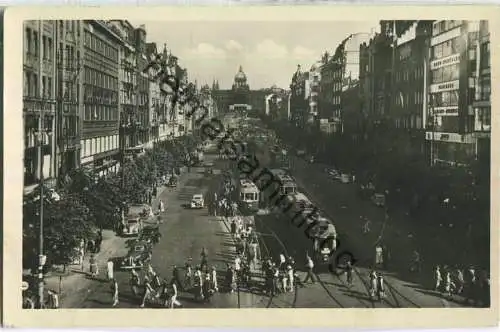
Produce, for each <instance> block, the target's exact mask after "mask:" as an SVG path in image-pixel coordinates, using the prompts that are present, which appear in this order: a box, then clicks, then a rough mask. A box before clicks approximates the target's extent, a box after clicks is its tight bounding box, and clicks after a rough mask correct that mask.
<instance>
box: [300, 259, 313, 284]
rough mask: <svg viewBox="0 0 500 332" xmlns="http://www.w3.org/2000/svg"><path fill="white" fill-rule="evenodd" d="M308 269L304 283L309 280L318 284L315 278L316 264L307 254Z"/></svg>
mask: <svg viewBox="0 0 500 332" xmlns="http://www.w3.org/2000/svg"><path fill="white" fill-rule="evenodd" d="M306 269H307V275H306V278H305V279H304V281H303V283H304V284H305V283H307V282H308V281H309V280H311V282H312V283H313V284H314V283H316V280H315V278H314V272H313V269H314V262H313V260H312V258H311V257H310V256H309V254H307V253H306Z"/></svg>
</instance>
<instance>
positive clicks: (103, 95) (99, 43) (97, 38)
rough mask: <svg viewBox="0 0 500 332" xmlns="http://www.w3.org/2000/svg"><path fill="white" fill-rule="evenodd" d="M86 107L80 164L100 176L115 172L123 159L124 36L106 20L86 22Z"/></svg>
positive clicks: (82, 122)
mask: <svg viewBox="0 0 500 332" xmlns="http://www.w3.org/2000/svg"><path fill="white" fill-rule="evenodd" d="M83 37H84V43H83V49H84V56H83V73H84V80H83V108H82V109H81V110H80V112H81V116H80V118H81V119H82V121H81V137H80V145H81V165H82V166H85V167H88V168H91V169H93V170H95V171H97V172H98V174H99V175H100V176H102V175H105V174H107V173H108V172H116V170H117V164H118V162H119V161H120V157H121V156H120V149H119V125H120V112H119V110H120V99H119V94H120V84H119V78H120V65H119V57H120V47H121V42H122V41H121V39H120V37H119V36H118V35H117V34H115V33H114V32H113V31H112V30H110V28H109V27H108V25H107V24H106V23H105V22H103V21H91V20H88V21H84V22H83Z"/></svg>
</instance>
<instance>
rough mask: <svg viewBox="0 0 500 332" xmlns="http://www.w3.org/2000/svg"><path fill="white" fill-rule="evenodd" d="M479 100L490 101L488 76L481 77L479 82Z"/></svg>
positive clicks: (489, 79) (489, 80)
mask: <svg viewBox="0 0 500 332" xmlns="http://www.w3.org/2000/svg"><path fill="white" fill-rule="evenodd" d="M479 95H480V100H490V96H491V78H490V77H489V76H486V77H481V78H480V80H479Z"/></svg>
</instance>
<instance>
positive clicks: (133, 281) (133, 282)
mask: <svg viewBox="0 0 500 332" xmlns="http://www.w3.org/2000/svg"><path fill="white" fill-rule="evenodd" d="M140 284H141V281H140V278H139V274H137V271H136V270H134V269H132V270H130V288H131V289H132V294H134V296H138V295H139V285H140Z"/></svg>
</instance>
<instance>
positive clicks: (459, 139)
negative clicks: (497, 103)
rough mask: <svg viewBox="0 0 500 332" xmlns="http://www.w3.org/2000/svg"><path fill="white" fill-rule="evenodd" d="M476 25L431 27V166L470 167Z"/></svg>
mask: <svg viewBox="0 0 500 332" xmlns="http://www.w3.org/2000/svg"><path fill="white" fill-rule="evenodd" d="M478 37H479V22H478V21H460V20H449V21H435V22H434V23H433V26H432V38H431V42H430V44H431V45H430V46H431V61H430V71H431V75H430V86H429V93H430V101H429V114H428V119H429V121H428V127H429V130H427V132H426V139H427V140H428V141H429V143H430V151H431V164H434V163H435V162H441V163H446V164H451V165H456V164H469V163H470V161H471V160H472V159H473V158H474V155H475V149H476V145H475V139H474V135H473V132H474V110H473V106H472V103H473V100H474V97H475V92H474V90H475V89H474V88H475V81H476V79H475V75H476V72H477V69H476V67H477V43H478Z"/></svg>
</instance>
